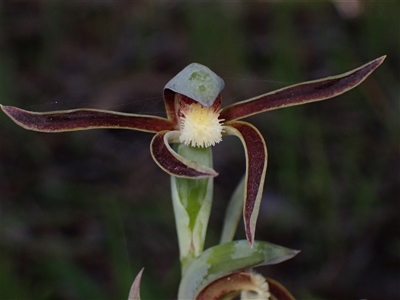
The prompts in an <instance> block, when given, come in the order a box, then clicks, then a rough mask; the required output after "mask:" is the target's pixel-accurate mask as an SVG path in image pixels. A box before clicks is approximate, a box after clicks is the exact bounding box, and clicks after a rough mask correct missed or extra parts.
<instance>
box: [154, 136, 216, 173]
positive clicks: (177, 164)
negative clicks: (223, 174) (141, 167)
mask: <svg viewBox="0 0 400 300" xmlns="http://www.w3.org/2000/svg"><path fill="white" fill-rule="evenodd" d="M179 135H180V132H179V131H163V132H159V133H157V134H156V135H155V136H154V137H153V140H152V141H151V145H150V150H151V155H152V156H153V159H154V161H155V162H156V163H157V164H158V165H159V167H160V168H161V169H163V170H164V171H165V172H167V173H168V174H170V175H172V176H176V177H183V178H193V179H197V178H206V177H215V176H217V175H218V173H217V172H215V171H214V170H213V169H211V168H209V167H206V166H203V165H200V164H198V163H196V162H194V161H191V160H189V159H187V158H184V157H183V156H181V155H179V154H178V153H176V152H175V151H174V150H173V149H172V148H171V146H170V145H169V143H174V142H179Z"/></svg>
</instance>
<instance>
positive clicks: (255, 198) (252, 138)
mask: <svg viewBox="0 0 400 300" xmlns="http://www.w3.org/2000/svg"><path fill="white" fill-rule="evenodd" d="M224 129H225V132H226V135H235V136H237V137H238V138H239V139H240V140H241V141H242V143H243V146H244V149H245V153H246V168H247V170H246V184H245V199H244V206H243V219H244V226H245V230H246V237H247V240H248V241H249V242H250V244H253V242H254V234H255V230H256V222H257V217H258V211H259V209H260V203H261V197H262V191H263V186H264V179H265V173H266V170H267V160H268V153H267V146H266V145H265V141H264V139H263V137H262V135H261V133H260V132H259V131H258V130H257V128H255V127H254V126H253V125H251V124H249V123H246V122H240V121H236V122H229V123H227V124H226V126H225V127H224Z"/></svg>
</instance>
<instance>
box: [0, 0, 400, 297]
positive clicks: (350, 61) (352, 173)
mask: <svg viewBox="0 0 400 300" xmlns="http://www.w3.org/2000/svg"><path fill="white" fill-rule="evenodd" d="M359 3H361V10H360V11H359V12H358V13H356V14H346V13H343V11H342V10H340V12H339V10H338V9H339V8H338V6H335V4H334V3H333V2H299V3H293V2H290V3H280V2H271V3H269V2H259V3H257V2H243V3H242V2H233V3H232V2H227V3H225V2H221V3H190V4H189V3H188V4H185V3H183V2H145V1H142V2H134V1H127V2H122V1H115V2H111V1H108V2H97V1H96V2H80V1H73V2H65V1H43V2H12V1H7V2H2V3H1V4H0V10H1V22H2V26H1V27H0V30H1V35H0V43H1V49H0V51H1V61H0V102H1V103H2V104H6V105H14V106H19V107H21V108H26V109H30V110H38V111H45V110H57V109H69V108H78V107H91V108H103V109H115V110H119V111H127V112H138V113H139V112H140V113H152V114H154V113H155V114H158V113H160V114H162V112H163V107H162V105H163V102H162V98H161V95H162V89H163V87H164V85H165V84H166V83H167V82H168V80H170V79H171V78H172V77H173V76H175V75H176V74H177V72H179V71H180V70H181V69H182V68H183V67H185V66H186V65H188V64H189V63H191V62H198V63H201V64H204V65H206V66H208V67H210V68H211V69H212V70H214V71H215V72H216V73H217V74H218V75H220V76H221V77H222V78H223V79H224V80H225V83H226V87H225V90H224V92H223V101H224V105H227V104H229V103H233V102H235V101H239V100H243V99H246V98H249V97H252V96H256V95H258V94H261V93H265V92H268V91H270V90H273V89H277V88H280V87H284V86H286V85H290V84H293V83H296V82H300V81H304V80H311V79H316V78H321V77H324V76H328V75H335V74H339V73H341V72H344V71H346V70H350V69H352V68H354V67H357V66H359V65H361V64H363V63H365V62H367V61H370V60H372V59H374V58H376V57H379V56H381V55H384V54H386V55H388V57H387V59H386V60H385V62H384V64H383V65H382V66H381V67H380V68H379V69H378V70H377V71H376V72H375V73H374V74H373V75H372V76H371V78H369V79H368V80H367V81H365V82H364V83H363V84H362V85H361V86H360V87H359V88H357V89H356V90H354V91H351V92H349V93H347V94H345V95H342V96H340V97H338V98H336V99H333V100H329V101H328V102H323V103H315V104H310V105H307V106H303V107H293V108H290V109H285V110H281V111H280V110H277V111H274V112H270V113H268V114H264V115H259V116H255V117H251V122H252V123H253V124H255V125H256V126H257V128H259V129H260V130H261V132H262V133H263V135H264V137H265V139H266V142H267V145H268V149H269V166H268V170H267V178H266V188H265V192H264V196H265V197H264V198H265V199H264V200H263V203H262V207H261V211H260V218H259V222H258V227H257V233H256V238H257V239H259V240H267V241H270V242H273V243H276V244H280V245H285V246H287V247H290V248H294V249H301V250H302V252H301V254H299V255H298V256H297V257H296V258H295V259H293V260H291V261H288V262H285V263H283V264H279V265H276V266H270V267H264V268H261V269H260V271H261V272H263V274H264V275H267V276H268V277H273V278H276V279H277V280H279V281H280V282H282V283H283V284H284V285H285V286H286V287H287V288H288V289H289V290H290V291H291V292H292V293H293V294H294V295H295V296H297V297H298V298H299V299H303V298H306V299H344V298H352V299H358V298H368V299H369V300H371V299H372V300H373V299H393V298H396V297H397V298H398V297H400V295H399V290H398V281H399V277H400V271H399V270H400V255H399V253H400V239H399V236H400V228H399V223H398V220H399V217H400V212H399V193H400V189H399V177H398V176H399V164H400V155H399V65H400V61H399V51H400V40H399V36H400V29H399V26H398V20H399V19H400V11H399V9H398V4H399V2H398V1H394V2H382V3H381V2H361V1H360V2H359ZM345 10H346V8H345ZM349 16H350V17H349ZM150 139H151V136H149V135H146V134H143V133H138V132H130V131H112V130H98V131H87V132H73V133H62V134H41V133H33V132H28V131H25V130H23V129H21V128H19V127H18V126H16V125H15V124H13V123H12V122H11V121H10V120H9V119H7V118H6V117H5V116H4V115H0V145H1V147H0V197H1V199H0V203H1V224H0V225H1V226H0V230H1V237H2V238H1V240H0V243H1V244H0V254H1V255H0V259H1V262H0V264H1V268H0V272H1V274H0V275H1V276H0V278H1V279H0V280H1V281H0V284H1V286H0V291H1V293H2V294H1V297H2V298H3V299H26V298H29V299H126V298H127V295H128V292H129V288H130V285H131V283H132V281H133V279H134V276H135V275H136V274H137V273H138V272H139V270H140V269H141V267H145V271H144V273H143V278H142V285H141V294H142V298H143V299H166V298H174V297H175V296H176V292H177V287H178V283H179V273H180V270H179V258H178V246H177V239H176V232H175V228H174V226H175V221H174V219H173V213H172V204H171V199H170V191H169V178H168V176H166V175H165V174H164V173H163V172H162V171H160V170H159V169H158V167H157V166H156V165H155V164H154V163H153V161H152V159H151V157H150V153H149V150H148V145H149V142H150ZM225 139H226V141H224V143H221V145H218V146H216V147H215V151H214V165H215V169H216V170H217V171H218V172H219V173H220V175H219V176H218V177H217V178H216V180H215V188H216V192H215V200H214V205H213V210H212V216H211V223H210V232H209V240H208V245H213V244H215V243H217V241H218V238H219V234H220V230H221V226H222V219H223V216H224V210H225V207H226V205H227V201H228V199H229V197H230V194H231V193H232V192H233V190H234V187H235V185H236V184H237V183H238V182H239V180H240V178H241V177H242V175H243V173H244V153H243V150H242V147H241V145H240V142H239V141H237V140H235V139H234V138H225ZM237 237H238V238H243V237H244V233H243V232H240V233H239V234H238V236H237Z"/></svg>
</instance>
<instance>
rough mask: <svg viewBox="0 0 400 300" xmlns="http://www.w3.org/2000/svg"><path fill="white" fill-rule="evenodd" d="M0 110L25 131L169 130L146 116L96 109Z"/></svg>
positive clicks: (170, 125) (167, 124) (165, 123)
mask: <svg viewBox="0 0 400 300" xmlns="http://www.w3.org/2000/svg"><path fill="white" fill-rule="evenodd" d="M1 109H2V110H3V111H4V112H5V113H6V114H7V115H8V116H9V117H10V118H11V119H12V120H13V121H14V122H15V123H17V124H18V125H20V126H21V127H24V128H25V129H29V130H35V131H42V132H62V131H75V130H87V129H96V128H116V129H132V130H139V131H146V132H159V131H162V130H173V129H174V127H175V126H174V123H172V122H171V121H169V120H167V119H164V118H160V117H155V116H146V115H135V114H127V113H120V112H114V111H107V110H98V109H73V110H65V111H53V112H45V113H38V112H31V111H27V110H23V109H20V108H17V107H13V106H1Z"/></svg>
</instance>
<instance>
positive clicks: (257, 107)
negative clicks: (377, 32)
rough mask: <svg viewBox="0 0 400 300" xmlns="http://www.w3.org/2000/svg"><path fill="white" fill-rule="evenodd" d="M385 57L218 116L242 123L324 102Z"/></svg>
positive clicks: (265, 96) (256, 99) (235, 106)
mask: <svg viewBox="0 0 400 300" xmlns="http://www.w3.org/2000/svg"><path fill="white" fill-rule="evenodd" d="M385 57H386V56H382V57H379V58H377V59H375V60H373V61H371V62H369V63H367V64H365V65H363V66H361V67H359V68H357V69H354V70H352V71H350V72H346V73H343V74H341V75H337V76H332V77H326V78H323V79H318V80H313V81H308V82H303V83H300V84H296V85H292V86H289V87H286V88H283V89H279V90H277V91H273V92H270V93H267V94H263V95H260V96H257V97H254V98H251V99H248V100H245V101H241V102H238V103H235V104H233V105H230V106H227V107H226V108H224V109H223V110H222V112H221V115H220V117H221V119H225V120H226V121H231V120H238V119H243V118H246V117H248V116H251V115H254V114H258V113H261V112H264V111H268V110H273V109H278V108H283V107H288V106H294V105H300V104H305V103H309V102H315V101H321V100H326V99H329V98H332V97H335V96H338V95H340V94H343V93H344V92H347V91H348V90H350V89H352V88H354V87H355V86H357V85H359V84H360V83H361V82H362V81H364V79H366V78H367V77H368V76H369V75H370V74H371V73H372V72H373V71H374V70H375V69H376V68H377V67H379V65H380V64H381V63H382V62H383V61H384V59H385Z"/></svg>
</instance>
